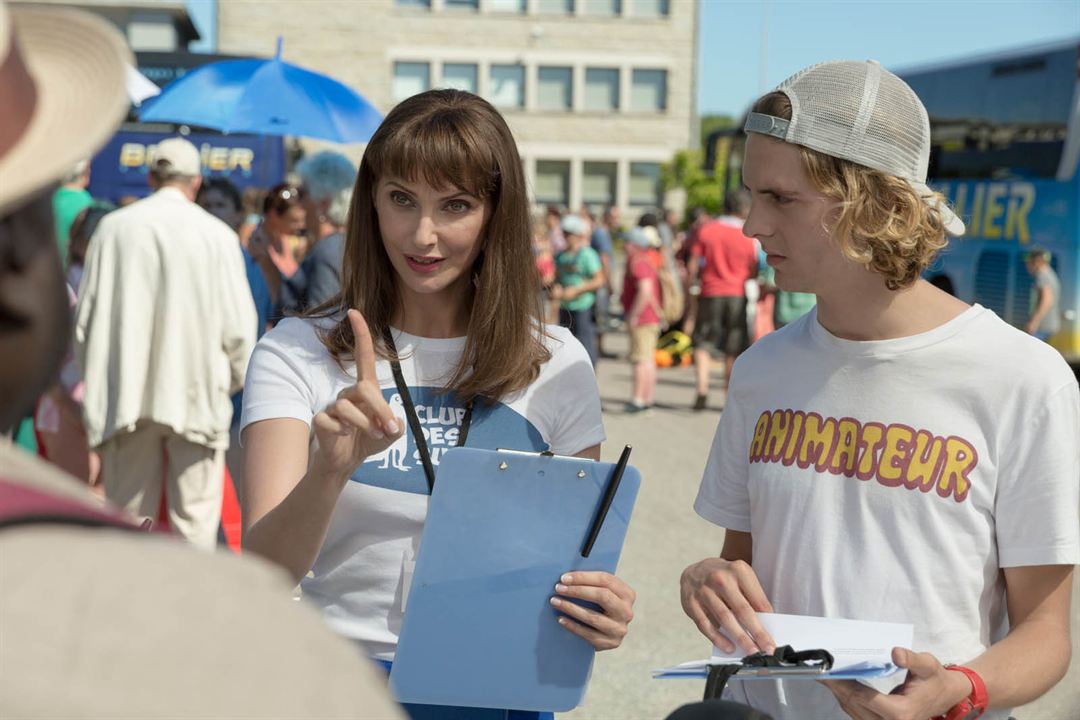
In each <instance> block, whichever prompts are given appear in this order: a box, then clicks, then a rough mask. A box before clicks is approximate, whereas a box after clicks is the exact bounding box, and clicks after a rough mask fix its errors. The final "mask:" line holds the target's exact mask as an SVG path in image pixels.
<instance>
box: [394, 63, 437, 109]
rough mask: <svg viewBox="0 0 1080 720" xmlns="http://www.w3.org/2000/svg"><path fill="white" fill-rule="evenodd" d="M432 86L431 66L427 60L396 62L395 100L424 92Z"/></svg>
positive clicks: (398, 100)
mask: <svg viewBox="0 0 1080 720" xmlns="http://www.w3.org/2000/svg"><path fill="white" fill-rule="evenodd" d="M430 87H431V68H430V67H429V66H428V64H427V63H426V62H396V63H394V87H393V95H394V102H400V101H402V100H404V99H405V98H407V97H412V96H413V95H416V94H417V93H422V92H424V91H425V90H427V89H428V88H430Z"/></svg>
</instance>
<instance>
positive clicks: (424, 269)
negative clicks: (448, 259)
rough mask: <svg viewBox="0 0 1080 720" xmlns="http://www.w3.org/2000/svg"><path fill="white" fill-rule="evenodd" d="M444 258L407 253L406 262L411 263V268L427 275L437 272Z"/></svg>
mask: <svg viewBox="0 0 1080 720" xmlns="http://www.w3.org/2000/svg"><path fill="white" fill-rule="evenodd" d="M443 260H444V258H435V257H424V256H422V255H406V256H405V262H407V263H408V264H409V268H410V269H411V270H412V271H413V272H415V273H420V274H422V275H427V274H430V273H433V272H435V271H436V270H438V269H439V266H440V265H442V263H443Z"/></svg>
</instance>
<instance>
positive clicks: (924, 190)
mask: <svg viewBox="0 0 1080 720" xmlns="http://www.w3.org/2000/svg"><path fill="white" fill-rule="evenodd" d="M908 182H909V183H911V186H912V187H913V188H915V192H917V193H919V195H920V196H921V197H922V199H923V202H925V203H926V204H927V205H929V206H930V207H932V208H933V209H934V210H936V211H937V213H938V215H940V216H941V222H942V224H943V225H944V226H945V232H947V233H948V234H949V235H952V236H954V237H960V236H961V235H963V234H964V231H965V230H966V229H967V228H966V227H965V226H964V221H963V220H961V219H960V216H959V215H957V214H956V213H954V212H953V210H952V208H951V207H949V204H948V203H947V202H942V201H941V200H940V199H939V198H938V195H937V194H936V193H935V191H934V190H933V189H932V188H931V187H930V186H929V185H927V184H926V183H921V182H911V181H910V180H909V181H908Z"/></svg>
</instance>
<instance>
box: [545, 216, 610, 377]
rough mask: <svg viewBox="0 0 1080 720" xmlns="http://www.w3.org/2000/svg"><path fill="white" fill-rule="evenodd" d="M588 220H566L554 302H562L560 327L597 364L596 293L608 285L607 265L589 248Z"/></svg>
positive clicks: (571, 217) (560, 306) (556, 260)
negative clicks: (569, 334) (594, 310)
mask: <svg viewBox="0 0 1080 720" xmlns="http://www.w3.org/2000/svg"><path fill="white" fill-rule="evenodd" d="M585 229H586V228H585V221H584V220H582V219H581V218H580V217H578V216H577V215H567V216H566V217H564V218H563V219H562V231H563V236H564V237H565V238H566V242H567V246H568V247H567V249H566V250H564V251H562V252H561V253H559V255H558V256H557V257H556V258H555V273H556V281H555V282H556V284H555V287H554V288H552V295H553V297H554V299H557V300H559V302H560V305H559V324H560V325H562V326H563V327H566V328H569V329H570V332H571V333H573V335H574V337H576V338H577V339H578V340H579V341H580V342H581V344H582V345H584V346H585V350H586V351H588V353H589V359H590V360H592V364H593V366H595V365H596V355H597V347H596V325H595V324H594V323H593V305H594V304H595V303H596V290H597V289H598V288H599V287H600V286H601V285H603V284H604V271H603V265H602V264H601V262H600V256H599V255H598V254H597V252H596V251H595V250H593V249H592V248H591V247H590V246H589V237H588V235H587V234H586V232H585Z"/></svg>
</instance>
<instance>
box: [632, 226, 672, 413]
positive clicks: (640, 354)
mask: <svg viewBox="0 0 1080 720" xmlns="http://www.w3.org/2000/svg"><path fill="white" fill-rule="evenodd" d="M660 245H661V241H660V234H659V233H658V232H657V231H656V228H654V227H636V228H633V229H631V230H630V231H629V232H628V233H627V235H626V253H627V255H626V273H624V275H623V292H622V306H623V307H624V308H626V325H627V327H628V328H629V330H630V362H631V363H632V364H633V366H634V395H633V399H632V400H631V402H630V404H629V405H627V408H626V410H627V412H631V413H635V412H641V411H642V410H647V409H649V408H650V407H652V404H653V396H654V394H655V392H656V341H657V340H658V339H659V337H660V314H661V312H660V309H661V306H660V280H659V278H658V276H657V272H656V271H657V269H658V268H659V267H660V265H661V263H663V262H664V258H663V256H662V255H661V254H660Z"/></svg>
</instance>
